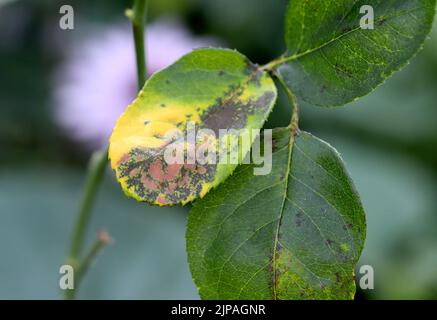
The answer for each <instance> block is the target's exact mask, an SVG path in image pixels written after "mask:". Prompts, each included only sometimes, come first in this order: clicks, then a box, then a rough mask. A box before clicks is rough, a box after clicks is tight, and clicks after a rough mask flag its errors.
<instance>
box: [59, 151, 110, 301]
mask: <svg viewBox="0 0 437 320" xmlns="http://www.w3.org/2000/svg"><path fill="white" fill-rule="evenodd" d="M107 159H108V151H107V150H106V149H105V150H100V151H96V152H94V153H93V155H92V157H91V159H90V162H89V165H88V173H87V178H86V182H85V189H84V193H83V196H82V202H81V205H80V208H79V213H78V216H77V220H76V224H75V226H74V230H73V237H72V240H71V247H70V254H69V256H68V260H67V263H68V264H69V265H70V266H72V267H73V269H74V270H79V269H80V268H81V265H80V261H79V259H80V253H81V251H82V247H83V244H84V241H85V235H86V231H87V228H88V225H89V222H90V220H91V214H92V208H93V205H94V201H95V198H96V194H97V191H98V188H99V186H100V184H101V182H102V180H103V176H104V173H105V169H106V164H107V161H108V160H107ZM77 287H78V286H75V288H74V289H72V290H66V291H65V298H67V299H74V297H75V295H76V290H77Z"/></svg>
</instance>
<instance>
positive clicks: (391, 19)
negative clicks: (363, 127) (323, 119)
mask: <svg viewBox="0 0 437 320" xmlns="http://www.w3.org/2000/svg"><path fill="white" fill-rule="evenodd" d="M435 4H436V1H435V0H311V1H308V0H293V1H291V2H290V5H289V7H288V9H287V13H286V32H285V41H286V44H287V53H286V54H285V59H286V60H289V61H288V62H287V63H285V64H283V65H281V66H280V67H279V73H280V74H281V75H282V76H283V78H284V79H285V80H286V82H287V85H288V86H289V87H290V89H291V90H292V91H293V93H294V94H295V95H297V96H299V97H301V98H303V99H304V100H305V101H307V102H310V103H312V104H315V105H321V106H339V105H344V104H346V103H348V102H350V101H353V100H355V99H357V98H358V97H361V96H364V95H366V94H368V93H369V92H371V91H372V90H373V89H374V88H375V87H377V86H378V85H379V84H381V83H382V82H384V80H385V79H387V78H388V77H390V76H391V74H392V73H393V72H395V71H397V70H399V69H400V68H401V67H403V66H404V65H405V64H406V63H407V62H408V60H409V59H410V58H411V57H412V56H413V55H414V54H415V53H416V52H417V51H418V50H419V49H420V48H421V46H422V44H423V42H424V40H425V38H426V36H427V35H428V34H429V32H430V30H431V26H432V22H433V19H434V13H435ZM364 5H370V6H372V7H373V9H374V29H373V30H371V29H362V28H361V27H360V20H361V19H362V18H363V17H364V16H365V14H364V13H360V8H361V7H362V6H364Z"/></svg>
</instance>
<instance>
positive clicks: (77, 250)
mask: <svg viewBox="0 0 437 320" xmlns="http://www.w3.org/2000/svg"><path fill="white" fill-rule="evenodd" d="M146 9H147V0H135V3H134V6H133V9H130V10H127V11H126V15H127V16H128V18H129V19H130V20H131V21H132V28H133V34H134V42H135V53H136V60H137V75H138V88H139V90H141V88H142V86H143V85H144V82H145V81H146V79H147V67H146V65H147V64H146V54H145V43H144V34H145V25H146ZM107 161H108V150H107V148H105V149H104V150H101V151H96V152H94V154H93V155H92V157H91V159H90V162H89V168H88V173H87V179H86V182H85V189H84V193H83V197H82V202H81V205H80V209H79V212H78V215H77V221H76V224H75V227H74V230H73V236H72V240H71V247H70V253H69V256H68V260H67V263H68V264H69V265H70V266H72V267H73V270H76V271H77V283H76V284H75V286H74V289H72V290H66V291H65V298H66V299H74V298H75V296H76V291H77V288H78V287H79V284H80V282H81V280H82V279H83V277H84V275H85V274H86V272H87V270H88V268H89V267H90V265H91V264H92V262H93V261H94V260H95V258H96V256H97V254H98V253H99V252H100V250H101V249H103V247H105V245H107V243H108V242H109V236H107V233H100V235H99V237H98V239H97V240H96V242H95V243H94V245H93V246H92V247H91V249H90V250H89V252H88V254H87V255H86V256H85V258H84V259H83V261H82V262H81V261H80V255H81V253H82V249H83V244H84V242H85V235H86V231H87V229H88V225H89V223H90V221H91V215H92V208H93V205H94V202H95V199H96V194H97V191H98V189H99V186H100V184H101V182H102V180H103V176H104V173H105V169H106V164H107Z"/></svg>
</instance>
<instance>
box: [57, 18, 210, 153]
mask: <svg viewBox="0 0 437 320" xmlns="http://www.w3.org/2000/svg"><path fill="white" fill-rule="evenodd" d="M146 38H147V40H146V46H147V63H148V72H149V74H151V73H154V72H156V71H158V70H160V69H162V68H165V67H167V66H168V65H170V64H171V63H173V62H174V61H176V60H177V59H179V58H180V57H181V56H183V55H184V54H186V53H188V52H190V51H191V50H192V49H193V48H198V47H207V46H212V45H214V44H217V40H215V39H213V38H199V37H194V36H193V35H191V34H190V32H189V31H188V30H187V29H186V28H185V27H184V26H183V25H182V24H181V23H179V22H177V21H175V20H169V19H165V20H159V21H157V22H155V23H153V24H150V25H149V26H148V27H147V36H146ZM134 52H135V51H134V45H133V40H132V34H131V29H130V26H129V25H123V26H117V27H111V28H110V29H107V30H106V31H104V32H94V33H91V34H90V35H88V36H87V37H86V38H85V39H82V40H81V43H78V44H76V45H75V46H74V48H73V49H72V50H71V51H70V53H69V54H68V56H67V59H66V61H65V62H64V64H63V65H62V66H61V67H60V69H59V70H58V72H57V73H56V76H55V81H54V83H55V87H54V103H55V121H56V123H57V124H58V125H59V126H60V127H61V128H63V129H64V130H65V131H66V132H67V134H68V135H69V136H70V137H71V138H72V139H73V140H75V141H77V142H80V143H82V144H83V145H84V147H85V148H86V149H87V150H92V149H95V148H98V147H100V146H103V145H105V144H106V143H107V140H108V138H109V135H110V134H111V131H112V128H113V126H114V124H115V122H116V120H117V119H118V117H119V116H120V115H121V113H122V112H123V111H124V109H125V108H126V107H127V106H128V105H129V104H130V103H131V102H132V100H133V99H134V98H135V96H136V93H137V80H136V67H135V54H134Z"/></svg>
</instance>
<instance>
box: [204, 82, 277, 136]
mask: <svg viewBox="0 0 437 320" xmlns="http://www.w3.org/2000/svg"><path fill="white" fill-rule="evenodd" d="M243 93H244V87H243V86H242V85H241V84H239V85H231V86H229V90H228V92H227V93H226V94H225V95H224V96H223V97H220V98H217V99H216V102H215V104H214V105H213V106H211V107H209V108H208V109H206V110H205V111H204V112H203V113H202V114H201V115H200V118H201V121H202V127H204V128H208V129H211V130H213V131H214V132H215V133H216V134H217V135H218V134H219V130H220V129H236V130H238V129H242V128H244V127H245V126H246V123H247V117H248V116H249V115H251V114H254V113H255V112H256V111H258V112H261V113H262V112H263V111H266V110H267V109H268V108H269V106H270V104H271V102H272V101H273V100H274V98H275V92H273V91H267V92H265V93H264V94H263V95H261V96H260V97H259V98H258V99H250V100H248V101H247V102H244V101H242V99H241V96H242V95H243Z"/></svg>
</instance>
